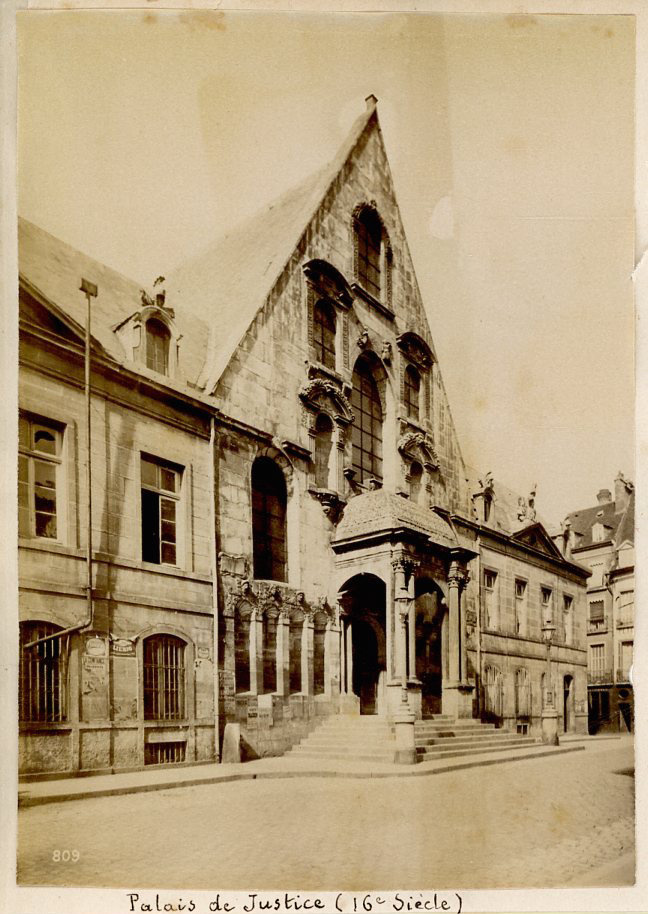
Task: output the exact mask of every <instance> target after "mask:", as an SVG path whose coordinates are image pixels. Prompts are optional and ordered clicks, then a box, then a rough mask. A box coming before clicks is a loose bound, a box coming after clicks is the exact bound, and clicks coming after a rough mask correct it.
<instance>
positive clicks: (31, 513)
mask: <svg viewBox="0 0 648 914" xmlns="http://www.w3.org/2000/svg"><path fill="white" fill-rule="evenodd" d="M18 435H19V456H18V531H19V535H20V536H24V537H30V538H36V537H42V538H44V539H52V540H56V539H58V538H59V517H58V514H59V511H58V489H59V485H58V477H59V473H60V467H61V463H62V458H61V451H62V433H61V431H60V429H59V428H55V427H53V426H52V425H49V424H47V423H45V422H42V421H41V420H38V419H31V418H27V417H26V416H20V419H19V423H18Z"/></svg>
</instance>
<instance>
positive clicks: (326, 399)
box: [299, 378, 354, 425]
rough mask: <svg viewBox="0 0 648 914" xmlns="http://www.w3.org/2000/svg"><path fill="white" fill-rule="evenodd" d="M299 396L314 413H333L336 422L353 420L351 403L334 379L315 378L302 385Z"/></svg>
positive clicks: (347, 422)
mask: <svg viewBox="0 0 648 914" xmlns="http://www.w3.org/2000/svg"><path fill="white" fill-rule="evenodd" d="M299 398H300V400H301V401H302V403H303V404H304V406H305V407H306V409H308V410H310V411H311V412H313V413H319V412H326V413H332V414H333V416H334V418H335V420H336V422H338V423H342V424H347V425H348V424H349V423H351V422H353V419H354V415H353V411H352V409H351V404H350V402H349V400H348V399H347V397H346V396H345V395H344V394H343V393H342V391H341V390H340V387H339V386H338V385H337V384H335V382H334V381H327V380H326V379H325V378H314V379H313V380H312V381H309V382H308V383H307V384H305V385H304V386H303V387H302V389H301V390H300V391H299Z"/></svg>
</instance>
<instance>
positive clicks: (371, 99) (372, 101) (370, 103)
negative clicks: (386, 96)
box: [365, 94, 378, 111]
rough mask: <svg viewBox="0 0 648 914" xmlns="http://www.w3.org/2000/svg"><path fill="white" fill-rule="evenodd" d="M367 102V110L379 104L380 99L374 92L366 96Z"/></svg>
mask: <svg viewBox="0 0 648 914" xmlns="http://www.w3.org/2000/svg"><path fill="white" fill-rule="evenodd" d="M365 102H366V103H367V111H372V110H373V109H374V108H375V107H376V105H377V104H378V99H377V98H376V96H375V95H373V94H372V95H368V96H367V97H366V98H365Z"/></svg>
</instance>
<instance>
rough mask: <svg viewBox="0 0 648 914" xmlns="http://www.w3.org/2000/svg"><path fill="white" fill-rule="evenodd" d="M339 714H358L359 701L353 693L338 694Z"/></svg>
mask: <svg viewBox="0 0 648 914" xmlns="http://www.w3.org/2000/svg"><path fill="white" fill-rule="evenodd" d="M340 714H360V699H359V697H358V696H357V695H355V694H354V693H353V692H351V693H348V692H340Z"/></svg>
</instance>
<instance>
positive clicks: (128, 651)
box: [110, 638, 135, 657]
mask: <svg viewBox="0 0 648 914" xmlns="http://www.w3.org/2000/svg"><path fill="white" fill-rule="evenodd" d="M110 651H111V653H112V654H120V655H126V656H132V657H133V656H135V642H134V641H131V640H130V639H129V638H115V639H113V640H112V641H111V642H110Z"/></svg>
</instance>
